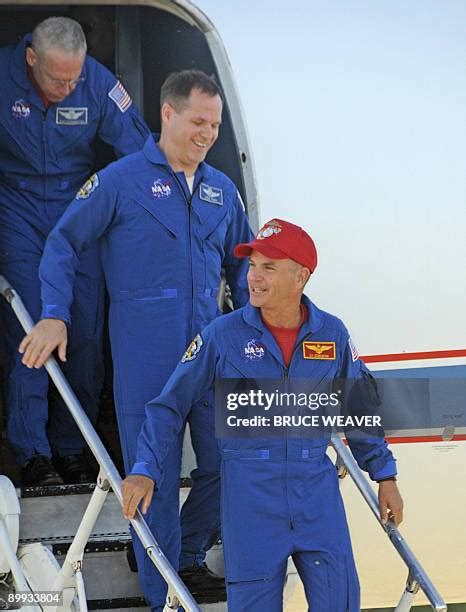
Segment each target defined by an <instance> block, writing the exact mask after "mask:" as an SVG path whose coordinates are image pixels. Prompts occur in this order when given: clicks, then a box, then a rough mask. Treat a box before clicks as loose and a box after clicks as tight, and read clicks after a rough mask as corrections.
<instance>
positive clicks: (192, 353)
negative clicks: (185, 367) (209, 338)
mask: <svg viewBox="0 0 466 612" xmlns="http://www.w3.org/2000/svg"><path fill="white" fill-rule="evenodd" d="M203 344H204V341H203V340H202V338H201V334H197V336H196V337H195V338H194V340H193V341H192V342H191V344H190V345H189V346H188V348H187V349H186V351H185V354H184V355H183V357H182V358H181V363H186V362H187V361H192V360H193V359H196V357H197V356H198V354H199V351H200V350H201V348H202V346H203Z"/></svg>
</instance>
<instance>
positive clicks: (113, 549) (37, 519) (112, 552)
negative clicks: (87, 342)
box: [0, 276, 447, 612]
mask: <svg viewBox="0 0 466 612" xmlns="http://www.w3.org/2000/svg"><path fill="white" fill-rule="evenodd" d="M0 294H2V295H3V297H4V298H5V299H6V300H7V301H8V302H9V303H10V305H11V307H12V308H13V310H14V312H15V314H16V316H17V317H18V319H19V321H20V323H21V324H22V326H23V328H24V329H25V331H26V332H28V331H29V330H30V329H31V327H32V321H31V318H30V316H29V314H28V312H27V311H26V309H25V308H24V305H23V304H22V302H21V299H20V298H19V296H18V295H17V294H16V292H15V291H14V289H13V288H12V287H11V286H10V285H9V283H8V281H7V280H6V279H5V278H4V277H2V276H0ZM45 367H46V369H47V372H48V373H49V375H50V378H51V379H52V381H53V382H54V384H55V386H56V388H57V390H58V392H59V393H60V394H61V396H62V397H63V399H64V401H65V403H66V405H67V407H68V409H69V411H70V413H71V415H72V416H73V418H74V419H75V421H76V424H77V425H78V427H79V429H80V431H81V433H82V434H83V437H84V439H85V440H86V442H87V444H88V447H89V448H90V450H91V452H92V454H93V455H94V457H95V459H96V461H97V462H98V464H99V470H100V471H99V475H98V477H97V483H96V485H90V486H87V485H81V486H78V485H68V486H67V485H61V486H57V487H42V488H41V487H32V488H25V489H23V490H21V492H20V495H19V497H18V493H17V491H16V490H15V488H14V486H13V484H12V483H11V481H10V480H9V479H8V478H6V477H5V476H0V608H2V597H3V599H4V598H5V594H6V595H7V598H8V592H10V593H11V592H16V593H17V594H20V593H21V594H24V596H25V599H24V600H22V602H23V603H25V605H23V606H21V605H18V602H17V601H16V608H19V607H21V609H23V610H25V611H26V612H32V611H33V610H40V609H47V610H48V611H49V612H68V611H70V612H78V611H79V612H85V611H86V610H88V609H107V610H129V609H132V608H134V609H141V607H143V606H144V601H143V599H142V597H141V595H140V589H139V586H138V581H137V575H136V573H134V574H133V573H132V572H131V571H130V569H129V566H128V563H127V560H126V551H127V548H128V544H129V540H130V537H129V531H128V523H127V522H126V521H125V520H124V519H123V517H122V513H121V500H122V496H121V477H120V475H119V473H118V471H117V469H116V467H115V465H114V463H113V462H112V460H111V458H110V455H109V453H108V451H107V449H106V448H105V446H104V445H103V443H102V441H101V440H100V438H99V437H98V436H97V434H96V432H95V431H94V428H93V427H92V425H91V423H90V421H89V419H88V418H87V416H86V414H85V412H84V410H83V409H82V407H81V406H80V404H79V402H78V400H77V398H76V396H75V395H74V393H73V391H72V389H71V388H70V386H69V385H68V383H67V381H66V379H65V378H64V376H63V373H62V371H61V369H60V367H59V366H58V364H57V362H56V361H55V359H54V358H53V357H50V358H49V360H48V361H47V363H46V364H45ZM331 443H332V446H333V448H334V450H335V452H336V455H337V468H338V471H339V476H340V477H341V478H343V477H345V476H346V474H349V475H350V476H351V478H352V480H353V481H354V483H355V485H356V487H357V488H358V489H359V492H360V493H361V495H362V496H363V497H364V499H365V501H366V503H367V504H368V506H369V508H370V509H371V511H372V513H373V514H374V516H375V518H376V520H377V521H378V522H379V524H380V526H381V528H383V529H384V531H385V532H386V534H387V536H388V540H389V542H390V543H391V544H392V545H393V546H394V548H395V549H396V551H397V552H398V554H399V556H400V557H401V559H402V560H403V562H404V563H405V565H406V566H407V569H408V579H407V582H406V586H405V589H404V591H403V593H402V596H401V599H400V602H399V604H398V606H397V607H396V609H395V612H407V611H408V610H410V609H411V606H412V603H413V600H414V598H415V595H416V593H417V592H418V591H419V589H422V591H423V592H424V594H425V595H426V597H427V599H428V601H429V603H430V605H431V607H432V609H434V610H437V611H438V612H443V611H446V610H447V606H446V605H445V602H444V601H443V599H442V598H441V596H440V594H439V593H438V592H437V590H436V588H435V586H434V585H433V584H432V582H431V580H430V579H429V577H428V575H427V574H426V572H425V571H424V569H423V568H422V566H421V564H420V563H419V561H418V560H417V559H416V557H415V556H414V554H413V552H412V551H411V549H410V548H409V546H408V544H407V543H406V541H405V540H404V538H403V536H402V535H401V533H400V532H399V531H398V529H397V528H396V527H395V526H394V525H393V523H391V522H390V521H389V522H388V524H387V525H382V523H381V521H380V516H379V511H378V501H377V496H376V494H375V492H374V490H373V489H372V487H371V486H370V484H369V482H368V480H367V478H366V477H365V475H364V474H363V473H362V472H361V470H360V469H359V467H358V466H357V464H356V461H355V459H354V458H353V456H352V454H351V453H350V451H349V450H348V448H347V447H346V446H345V444H344V443H343V441H342V439H341V438H340V436H339V435H337V434H334V435H333V436H332V440H331ZM45 489H46V490H45ZM52 499H53V503H51V500H52ZM20 515H21V522H20V521H19V516H20ZM131 524H132V526H133V528H134V531H135V532H136V534H137V536H138V537H139V539H140V540H141V542H142V544H143V546H144V548H145V550H146V554H147V556H148V557H149V559H150V560H151V561H152V563H154V565H155V566H156V567H157V569H158V570H159V571H160V573H161V574H162V576H163V577H164V578H165V580H166V582H167V584H168V596H167V603H166V606H165V611H164V612H169V611H170V610H177V608H178V607H179V606H180V605H181V606H183V608H184V609H185V611H186V612H200V610H205V611H206V612H220V611H224V610H226V605H225V602H218V601H216V602H212V598H210V600H209V601H205V593H204V594H202V598H200V603H199V604H198V603H196V601H195V600H194V598H193V597H192V595H191V594H190V593H189V591H188V589H187V588H186V586H185V585H184V584H183V582H182V581H181V579H180V577H179V576H178V574H177V573H176V571H175V570H174V569H173V567H172V566H171V565H170V563H169V561H168V560H167V558H166V557H165V555H164V554H163V551H162V550H161V549H160V547H159V546H158V544H157V542H156V541H155V539H154V537H153V535H152V534H151V532H150V530H149V529H148V527H147V525H146V523H145V521H144V518H143V515H142V514H141V513H139V512H138V513H137V515H136V516H135V518H133V519H131ZM18 543H20V544H21V546H20V547H19V548H18ZM17 552H18V555H17ZM219 553H220V551H219V547H218V546H216V547H214V550H213V551H212V552H211V554H210V558H209V560H208V563H209V566H210V567H211V568H212V569H213V570H214V571H219V569H221V568H220V567H219V564H220V563H221V561H220V558H221V555H220V554H219ZM84 555H85V559H84ZM58 560H60V561H61V566H60V563H59V562H58ZM109 568H110V569H109ZM292 575H293V574H292ZM47 592H52V597H54V596H55V594H56V593H59V594H60V597H61V598H62V599H61V600H60V601H59V602H57V601H56V600H49V599H47V598H48V597H49V595H50V593H47ZM202 601H203V603H202ZM7 603H8V602H7ZM14 603H15V601H13V604H14ZM37 603H39V604H40V603H42V606H40V605H35V604H37ZM44 603H47V606H44V605H43V604H44ZM200 606H201V607H200ZM3 607H5V606H3ZM10 607H11V606H10Z"/></svg>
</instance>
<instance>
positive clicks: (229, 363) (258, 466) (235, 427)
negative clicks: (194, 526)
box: [123, 219, 403, 612]
mask: <svg viewBox="0 0 466 612" xmlns="http://www.w3.org/2000/svg"><path fill="white" fill-rule="evenodd" d="M235 255H236V256H237V257H240V258H242V257H249V262H250V269H249V273H248V285H249V295H250V302H249V304H248V305H247V306H245V307H244V308H242V309H240V310H237V311H235V312H233V313H231V314H229V315H227V316H225V317H221V318H219V319H217V320H215V321H214V322H212V323H211V324H210V325H208V326H207V327H206V328H205V329H204V331H203V332H202V333H201V334H198V335H197V336H196V338H195V339H194V340H193V342H192V343H191V345H190V346H189V347H188V349H187V351H186V353H185V354H184V356H183V358H182V360H181V363H180V364H179V365H178V366H177V368H176V370H175V371H174V373H173V374H172V376H171V377H170V379H169V380H168V382H167V384H166V385H165V387H164V389H163V391H162V393H161V395H159V396H158V397H157V398H156V399H154V400H152V401H151V402H149V403H148V404H147V406H146V420H145V422H144V425H143V428H142V430H141V434H140V436H139V440H138V463H136V464H135V467H134V469H133V471H132V475H130V476H128V477H127V478H126V479H125V480H124V481H123V502H124V515H125V517H126V518H131V517H133V516H134V513H135V511H136V509H137V507H138V504H139V503H140V502H141V500H142V511H143V512H145V511H146V510H147V508H148V506H149V503H150V499H151V497H152V492H153V489H154V483H157V482H158V481H159V480H160V478H161V475H162V472H161V469H162V468H161V466H163V460H164V457H165V455H166V453H167V449H168V448H169V447H170V444H171V443H172V442H173V440H174V439H175V436H176V434H177V432H178V431H179V430H180V429H181V427H182V425H183V422H184V419H185V417H186V414H187V413H188V411H189V407H190V406H191V404H192V402H193V400H194V399H195V398H197V397H200V396H201V395H202V393H203V392H204V390H205V389H207V388H209V386H211V385H212V384H213V383H214V380H215V381H216V383H217V384H216V388H217V402H216V404H217V406H216V435H217V437H218V438H219V439H220V440H219V444H220V448H221V453H222V533H223V542H224V556H225V570H226V579H227V594H228V610H229V612H244V611H245V610H247V611H248V612H263V610H267V611H268V612H280V611H281V610H282V608H283V585H284V579H285V575H286V567H287V561H288V557H289V556H291V557H292V558H293V560H294V563H295V565H296V568H297V570H298V573H299V575H300V577H301V579H302V581H303V584H304V588H305V591H306V597H307V600H308V602H309V606H310V609H312V610H313V612H348V611H349V612H358V611H359V609H360V606H359V584H358V578H357V573H356V568H355V565H354V560H353V555H352V550H351V542H350V537H349V532H348V527H347V523H346V518H345V511H344V507H343V502H342V499H341V496H340V492H339V486H338V478H337V474H336V471H335V467H334V465H333V464H332V462H331V461H330V459H329V458H328V456H327V454H326V449H327V446H328V442H329V438H330V431H328V429H325V428H322V427H319V418H320V415H321V414H322V410H323V412H326V409H327V408H328V407H329V405H332V406H333V405H334V404H332V401H333V399H335V398H334V397H333V396H337V395H338V394H337V393H330V391H331V390H332V389H335V388H336V387H335V385H336V384H337V381H340V380H342V379H343V380H344V381H345V384H344V385H343V390H344V391H343V392H344V394H345V396H346V397H348V398H349V397H351V395H352V394H353V397H354V396H355V397H356V400H357V405H358V408H359V409H360V408H361V406H363V407H364V408H367V407H368V409H369V411H370V410H371V408H373V402H374V400H373V397H374V394H373V385H374V382H373V379H372V378H371V377H370V374H369V373H368V371H367V369H366V367H365V366H364V364H363V363H362V362H361V361H360V360H359V359H358V355H357V351H356V349H355V347H354V344H353V343H352V342H351V339H350V337H349V334H348V331H347V330H346V328H345V326H344V325H343V323H342V322H341V321H340V320H339V319H337V318H336V317H334V316H333V315H330V314H328V313H326V312H324V311H322V310H320V309H319V308H317V307H316V306H315V305H314V304H313V303H312V302H311V301H310V300H309V299H308V298H307V297H306V296H304V295H303V289H304V286H305V285H306V283H307V281H308V280H309V277H310V276H311V274H312V273H313V272H314V270H315V268H316V265H317V251H316V248H315V245H314V242H313V240H312V238H311V237H310V236H309V235H308V234H307V233H306V232H305V231H304V230H303V229H302V228H300V227H298V226H296V225H293V224H291V223H288V222H286V221H283V220H281V219H273V220H271V221H269V222H268V223H266V224H265V225H264V226H263V227H262V229H261V230H260V231H259V233H258V234H257V236H256V238H255V239H254V240H253V241H251V242H250V243H246V244H240V245H237V246H236V247H235ZM270 389H272V393H269V392H268V391H269V390H270ZM282 391H284V393H282ZM298 391H299V393H298ZM325 391H327V392H325ZM302 396H304V398H305V400H306V401H305V403H304V404H303V403H302V401H301V400H302ZM298 397H299V399H298ZM283 398H285V399H286V402H287V403H286V404H284V403H281V402H282V400H283ZM290 398H291V404H290ZM316 398H317V399H316ZM316 401H317V405H316ZM336 401H337V404H338V401H339V400H338V399H337V400H336ZM293 402H295V403H293ZM311 416H314V417H315V418H316V421H315V429H314V431H311V429H312V428H311V427H308V426H307V425H306V423H310V422H311ZM286 418H287V419H288V420H287V421H286V420H285V419H286ZM303 425H305V426H303ZM306 428H307V431H306ZM381 433H383V432H381V431H380V430H379V432H378V435H373V434H372V433H371V434H369V435H364V434H363V435H354V432H353V434H352V435H347V439H348V441H349V444H350V447H351V450H352V452H353V454H354V456H355V458H356V460H357V462H358V464H359V466H360V467H361V468H362V469H364V470H366V471H367V472H369V475H370V477H371V479H372V480H375V481H377V482H379V483H380V485H379V504H380V514H381V518H382V521H383V522H386V521H387V520H388V519H391V520H393V522H394V523H395V525H398V524H399V523H400V522H401V520H402V512H403V502H402V499H401V497H400V494H399V492H398V488H397V485H396V482H395V481H396V478H395V476H396V467H395V461H394V459H393V456H392V454H391V452H390V450H389V449H388V448H387V444H386V442H385V440H384V439H383V435H381ZM359 434H361V432H359ZM147 457H150V458H151V459H150V461H147ZM143 474H145V475H143Z"/></svg>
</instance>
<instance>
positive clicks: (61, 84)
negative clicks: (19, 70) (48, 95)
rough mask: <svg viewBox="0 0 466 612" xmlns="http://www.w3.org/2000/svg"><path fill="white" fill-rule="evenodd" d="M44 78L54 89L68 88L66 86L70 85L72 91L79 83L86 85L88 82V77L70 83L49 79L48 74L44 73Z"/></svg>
mask: <svg viewBox="0 0 466 612" xmlns="http://www.w3.org/2000/svg"><path fill="white" fill-rule="evenodd" d="M42 72H44V71H42ZM44 76H45V78H46V79H47V81H48V82H49V83H50V84H51V85H53V86H54V87H66V85H69V86H70V87H71V88H72V89H74V88H75V87H77V86H78V85H79V83H84V81H85V80H86V77H78V78H77V79H69V80H68V81H65V80H63V79H53V78H52V77H49V76H48V75H47V74H46V73H44Z"/></svg>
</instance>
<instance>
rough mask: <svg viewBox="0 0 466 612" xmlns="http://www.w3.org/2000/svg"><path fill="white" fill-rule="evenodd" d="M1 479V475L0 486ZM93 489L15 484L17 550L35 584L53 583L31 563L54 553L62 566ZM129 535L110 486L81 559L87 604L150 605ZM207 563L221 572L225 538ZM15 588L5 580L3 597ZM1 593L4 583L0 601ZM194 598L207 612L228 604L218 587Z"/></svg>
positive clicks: (136, 607) (125, 607) (97, 606)
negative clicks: (131, 559) (130, 556)
mask: <svg viewBox="0 0 466 612" xmlns="http://www.w3.org/2000/svg"><path fill="white" fill-rule="evenodd" d="M3 478H5V477H3ZM5 480H6V479H5ZM185 484H186V483H185ZM1 485H2V483H1V480H0V487H1ZM3 486H5V483H3ZM94 489H95V484H89V485H60V486H48V487H23V488H21V489H16V495H17V496H18V500H19V509H20V520H19V546H18V551H17V556H18V558H19V559H20V562H21V563H22V566H23V570H24V572H25V574H26V576H27V577H28V578H29V581H30V585H31V586H32V584H31V583H35V584H36V585H37V586H36V589H37V590H40V591H45V590H49V589H50V586H49V589H46V588H45V586H43V584H44V583H42V584H41V581H42V580H43V578H42V577H41V573H40V572H35V570H34V569H31V568H30V564H31V563H34V564H36V563H37V562H41V561H42V562H43V563H44V565H46V564H47V563H48V562H49V555H50V553H52V555H53V557H54V558H55V559H56V560H57V561H58V564H59V565H60V566H61V565H62V564H63V562H64V560H65V557H66V553H67V552H68V550H69V548H70V544H71V542H72V540H73V538H74V536H75V535H76V532H77V529H78V527H79V523H80V521H81V518H82V516H83V515H84V512H85V510H86V507H87V506H88V504H89V501H90V498H91V495H92V492H93V491H94ZM187 492H188V488H182V489H180V498H181V499H183V498H184V497H185V496H186V495H187ZM0 495H1V493H0ZM0 506H1V502H0ZM0 514H1V511H0ZM130 541H131V537H130V534H129V524H128V521H126V520H125V519H124V518H123V516H122V513H121V506H120V504H119V501H118V499H117V498H116V496H115V494H114V493H113V492H109V494H108V496H107V499H106V501H105V504H104V506H103V507H102V510H101V512H100V514H99V517H98V519H97V521H96V523H95V525H94V527H93V529H92V532H91V534H90V536H89V539H88V542H87V544H86V546H85V548H84V554H85V558H84V559H85V562H84V563H83V565H82V575H83V579H84V584H85V585H86V587H85V588H86V600H87V609H88V610H113V611H115V610H125V612H128V611H130V610H133V609H134V610H138V611H139V610H147V609H148V608H147V607H146V603H145V601H144V598H143V596H142V592H141V588H140V585H139V581H138V577H137V573H136V572H132V571H131V570H130V567H129V564H128V561H127V551H128V547H129V545H130ZM43 549H46V551H44V550H43ZM0 556H1V555H0ZM28 557H29V558H30V561H28ZM208 564H209V567H210V568H211V569H213V570H214V571H215V572H216V573H219V574H222V572H223V566H222V554H221V544H220V543H219V544H218V545H216V546H214V547H213V549H212V550H211V551H210V552H209V555H208ZM28 573H29V576H28ZM38 587H40V588H38ZM12 590H13V589H12V585H9V587H8V588H7V587H6V586H5V588H4V599H5V593H6V592H11V591H12ZM1 597H2V589H1V585H0V602H1ZM195 598H196V600H197V602H198V603H199V604H200V607H201V609H202V610H205V611H206V612H224V611H225V610H226V605H225V602H224V601H223V599H224V597H223V596H222V594H221V593H220V594H219V593H218V592H216V591H209V592H204V593H196V594H195ZM1 608H2V605H1V603H0V609H1Z"/></svg>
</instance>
